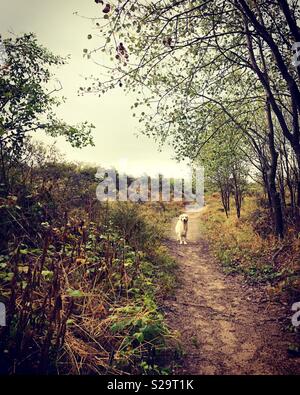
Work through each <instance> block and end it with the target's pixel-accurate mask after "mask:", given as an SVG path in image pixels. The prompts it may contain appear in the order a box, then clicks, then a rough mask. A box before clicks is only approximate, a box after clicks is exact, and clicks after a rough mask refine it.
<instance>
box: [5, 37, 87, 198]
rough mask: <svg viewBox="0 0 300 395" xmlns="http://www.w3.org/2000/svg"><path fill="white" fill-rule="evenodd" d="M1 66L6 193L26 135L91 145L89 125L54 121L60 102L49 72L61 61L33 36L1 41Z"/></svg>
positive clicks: (80, 145) (79, 144) (60, 63)
mask: <svg viewBox="0 0 300 395" xmlns="http://www.w3.org/2000/svg"><path fill="white" fill-rule="evenodd" d="M3 45H4V48H5V51H6V56H5V64H4V65H2V67H1V69H0V161H1V166H0V183H1V184H2V189H4V190H5V191H6V193H7V191H8V190H9V182H10V181H9V174H8V171H9V168H10V167H11V166H13V164H14V161H16V160H18V159H20V158H21V156H22V152H23V150H24V142H25V139H26V136H27V135H28V133H30V132H34V131H37V130H44V131H45V132H46V133H48V134H50V135H51V136H53V137H56V136H64V137H65V138H66V139H67V140H68V141H69V142H70V143H71V144H72V145H73V146H75V147H83V146H86V145H88V144H92V143H93V141H92V137H91V129H92V128H93V125H90V124H88V123H87V122H84V123H82V124H80V125H77V126H71V125H68V124H67V123H65V122H64V121H62V120H59V119H57V118H56V116H55V113H54V108H55V107H56V106H58V105H59V104H60V101H59V100H58V98H57V97H55V96H54V95H53V94H54V93H55V92H57V91H58V90H61V89H62V86H61V85H60V86H59V87H58V88H54V89H52V90H50V89H49V88H48V84H49V82H50V81H51V78H52V75H51V72H50V69H51V68H52V67H54V66H61V65H63V64H64V63H65V60H64V59H62V58H61V57H59V56H55V55H53V54H52V53H51V52H49V51H48V50H47V49H46V48H44V47H42V46H41V45H39V44H38V42H37V39H36V37H35V36H34V35H33V34H25V35H23V36H20V37H16V38H14V39H12V38H8V39H5V40H3Z"/></svg>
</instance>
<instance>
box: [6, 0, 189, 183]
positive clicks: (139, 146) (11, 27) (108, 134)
mask: <svg viewBox="0 0 300 395" xmlns="http://www.w3.org/2000/svg"><path fill="white" fill-rule="evenodd" d="M76 11H77V12H78V13H79V14H80V15H84V16H86V17H95V16H97V15H100V13H101V8H99V5H97V4H96V3H95V2H94V0H63V1H62V0H42V1H41V0H26V1H24V0H14V1H11V0H0V26H1V35H2V36H3V37H7V36H8V35H9V32H13V33H14V34H20V33H28V32H34V33H36V34H37V37H38V40H39V42H40V43H41V44H43V45H45V46H46V47H47V48H49V49H50V50H51V51H52V52H54V53H55V54H59V55H63V56H65V55H71V59H70V61H69V63H68V64H67V65H65V66H63V67H62V68H61V69H59V70H58V71H57V73H56V75H57V77H58V79H59V80H60V81H61V83H62V85H63V92H62V94H63V95H64V96H65V97H66V98H67V102H66V103H65V104H63V105H61V107H60V108H59V109H58V111H57V114H58V116H59V117H60V118H63V119H64V120H65V121H67V122H69V123H71V124H75V123H77V122H81V121H85V120H87V121H89V122H92V123H93V124H94V125H95V126H96V128H95V129H94V131H93V135H94V141H95V147H87V148H84V149H81V150H79V149H75V148H72V147H71V146H70V145H69V144H68V143H67V142H65V141H64V140H63V139H61V138H59V139H56V140H57V146H58V147H59V148H60V150H61V151H62V152H63V153H65V155H66V158H67V159H70V160H76V161H82V162H88V163H93V164H97V165H102V166H116V167H117V168H120V166H122V170H125V171H127V172H128V173H131V174H139V173H140V172H147V173H148V174H154V173H156V172H161V173H163V174H165V175H166V176H169V177H172V176H179V172H183V174H184V172H185V170H186V169H184V166H182V165H178V164H177V163H176V162H175V161H173V160H172V159H171V158H172V156H173V152H172V150H171V148H166V149H164V150H163V152H158V147H157V145H156V144H155V142H153V141H152V140H149V139H148V138H146V137H145V136H142V135H139V136H138V138H137V136H136V135H137V131H138V126H139V124H138V121H137V120H136V119H135V118H133V117H132V113H131V110H130V106H131V105H132V104H133V103H134V101H135V100H134V96H133V94H132V95H125V93H124V91H123V90H122V89H116V90H114V91H111V92H109V93H108V94H107V95H105V96H103V97H101V98H99V97H97V96H94V95H85V96H84V97H78V95H77V89H78V87H79V86H80V85H83V78H84V76H90V75H91V74H93V75H95V76H97V73H99V72H100V70H99V66H97V65H95V64H94V63H92V62H91V61H88V60H86V59H83V57H82V54H83V48H86V47H87V48H89V46H92V45H93V44H95V43H93V42H92V41H93V40H91V41H89V40H87V35H88V34H89V33H93V29H92V25H91V22H90V21H89V20H88V19H85V18H81V17H78V16H76V15H74V12H76ZM91 48H92V47H91ZM37 138H38V139H40V140H43V141H45V142H47V143H50V142H52V141H53V140H54V139H52V138H50V137H48V136H44V135H43V134H42V133H41V132H39V133H38V137H37ZM124 166H127V169H124ZM120 170H121V169H120Z"/></svg>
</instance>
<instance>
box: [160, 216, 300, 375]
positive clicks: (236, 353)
mask: <svg viewBox="0 0 300 395" xmlns="http://www.w3.org/2000/svg"><path fill="white" fill-rule="evenodd" d="M202 210H205V208H204V209H202ZM188 214H189V234H188V240H189V244H188V245H179V244H178V243H177V241H176V239H175V234H174V228H175V221H176V219H175V220H174V223H172V230H171V238H170V240H169V241H168V248H169V250H170V253H171V255H172V256H173V257H175V259H176V260H177V262H178V264H179V269H178V270H179V276H178V277H179V281H180V284H179V287H178V289H177V291H176V294H175V297H172V298H170V299H169V300H166V302H165V312H166V319H167V322H168V324H169V325H170V326H171V328H172V329H174V330H177V331H178V332H179V333H180V338H181V342H182V345H183V350H184V357H183V361H182V364H181V367H178V368H176V370H175V373H181V374H222V375H224V374H264V375H270V374H300V359H299V358H298V359H293V358H290V357H289V356H288V354H287V348H288V345H289V344H290V343H292V341H293V336H292V334H289V333H286V332H284V331H283V328H282V326H283V325H282V322H283V321H286V319H287V317H286V314H287V313H286V308H284V307H283V306H281V305H278V304H276V303H275V302H274V301H270V300H269V298H268V296H267V295H266V292H265V291H264V290H263V289H262V288H261V287H250V286H249V285H247V284H246V283H245V281H244V280H243V278H242V277H241V276H236V275H235V276H232V275H225V274H224V273H223V272H222V270H221V268H220V266H219V265H218V264H217V263H216V262H215V260H214V258H213V257H212V256H211V254H210V252H209V249H208V245H207V243H206V242H205V240H204V239H203V238H202V237H201V232H200V226H199V223H200V220H201V211H200V212H192V213H188Z"/></svg>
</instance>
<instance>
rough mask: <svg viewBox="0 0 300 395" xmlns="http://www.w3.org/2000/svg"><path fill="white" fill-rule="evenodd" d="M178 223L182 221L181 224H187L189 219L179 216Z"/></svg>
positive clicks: (185, 216) (182, 215) (183, 215)
mask: <svg viewBox="0 0 300 395" xmlns="http://www.w3.org/2000/svg"><path fill="white" fill-rule="evenodd" d="M179 219H180V221H182V222H183V223H185V224H187V222H188V220H189V217H188V216H187V215H186V214H181V215H180V216H179Z"/></svg>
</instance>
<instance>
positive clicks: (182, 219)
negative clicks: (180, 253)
mask: <svg viewBox="0 0 300 395" xmlns="http://www.w3.org/2000/svg"><path fill="white" fill-rule="evenodd" d="M188 220H189V217H188V216H187V215H186V214H181V215H180V216H179V218H178V221H177V224H176V227H175V232H176V235H177V240H178V241H179V242H180V244H182V243H183V244H187V242H186V236H187V231H188Z"/></svg>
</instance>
